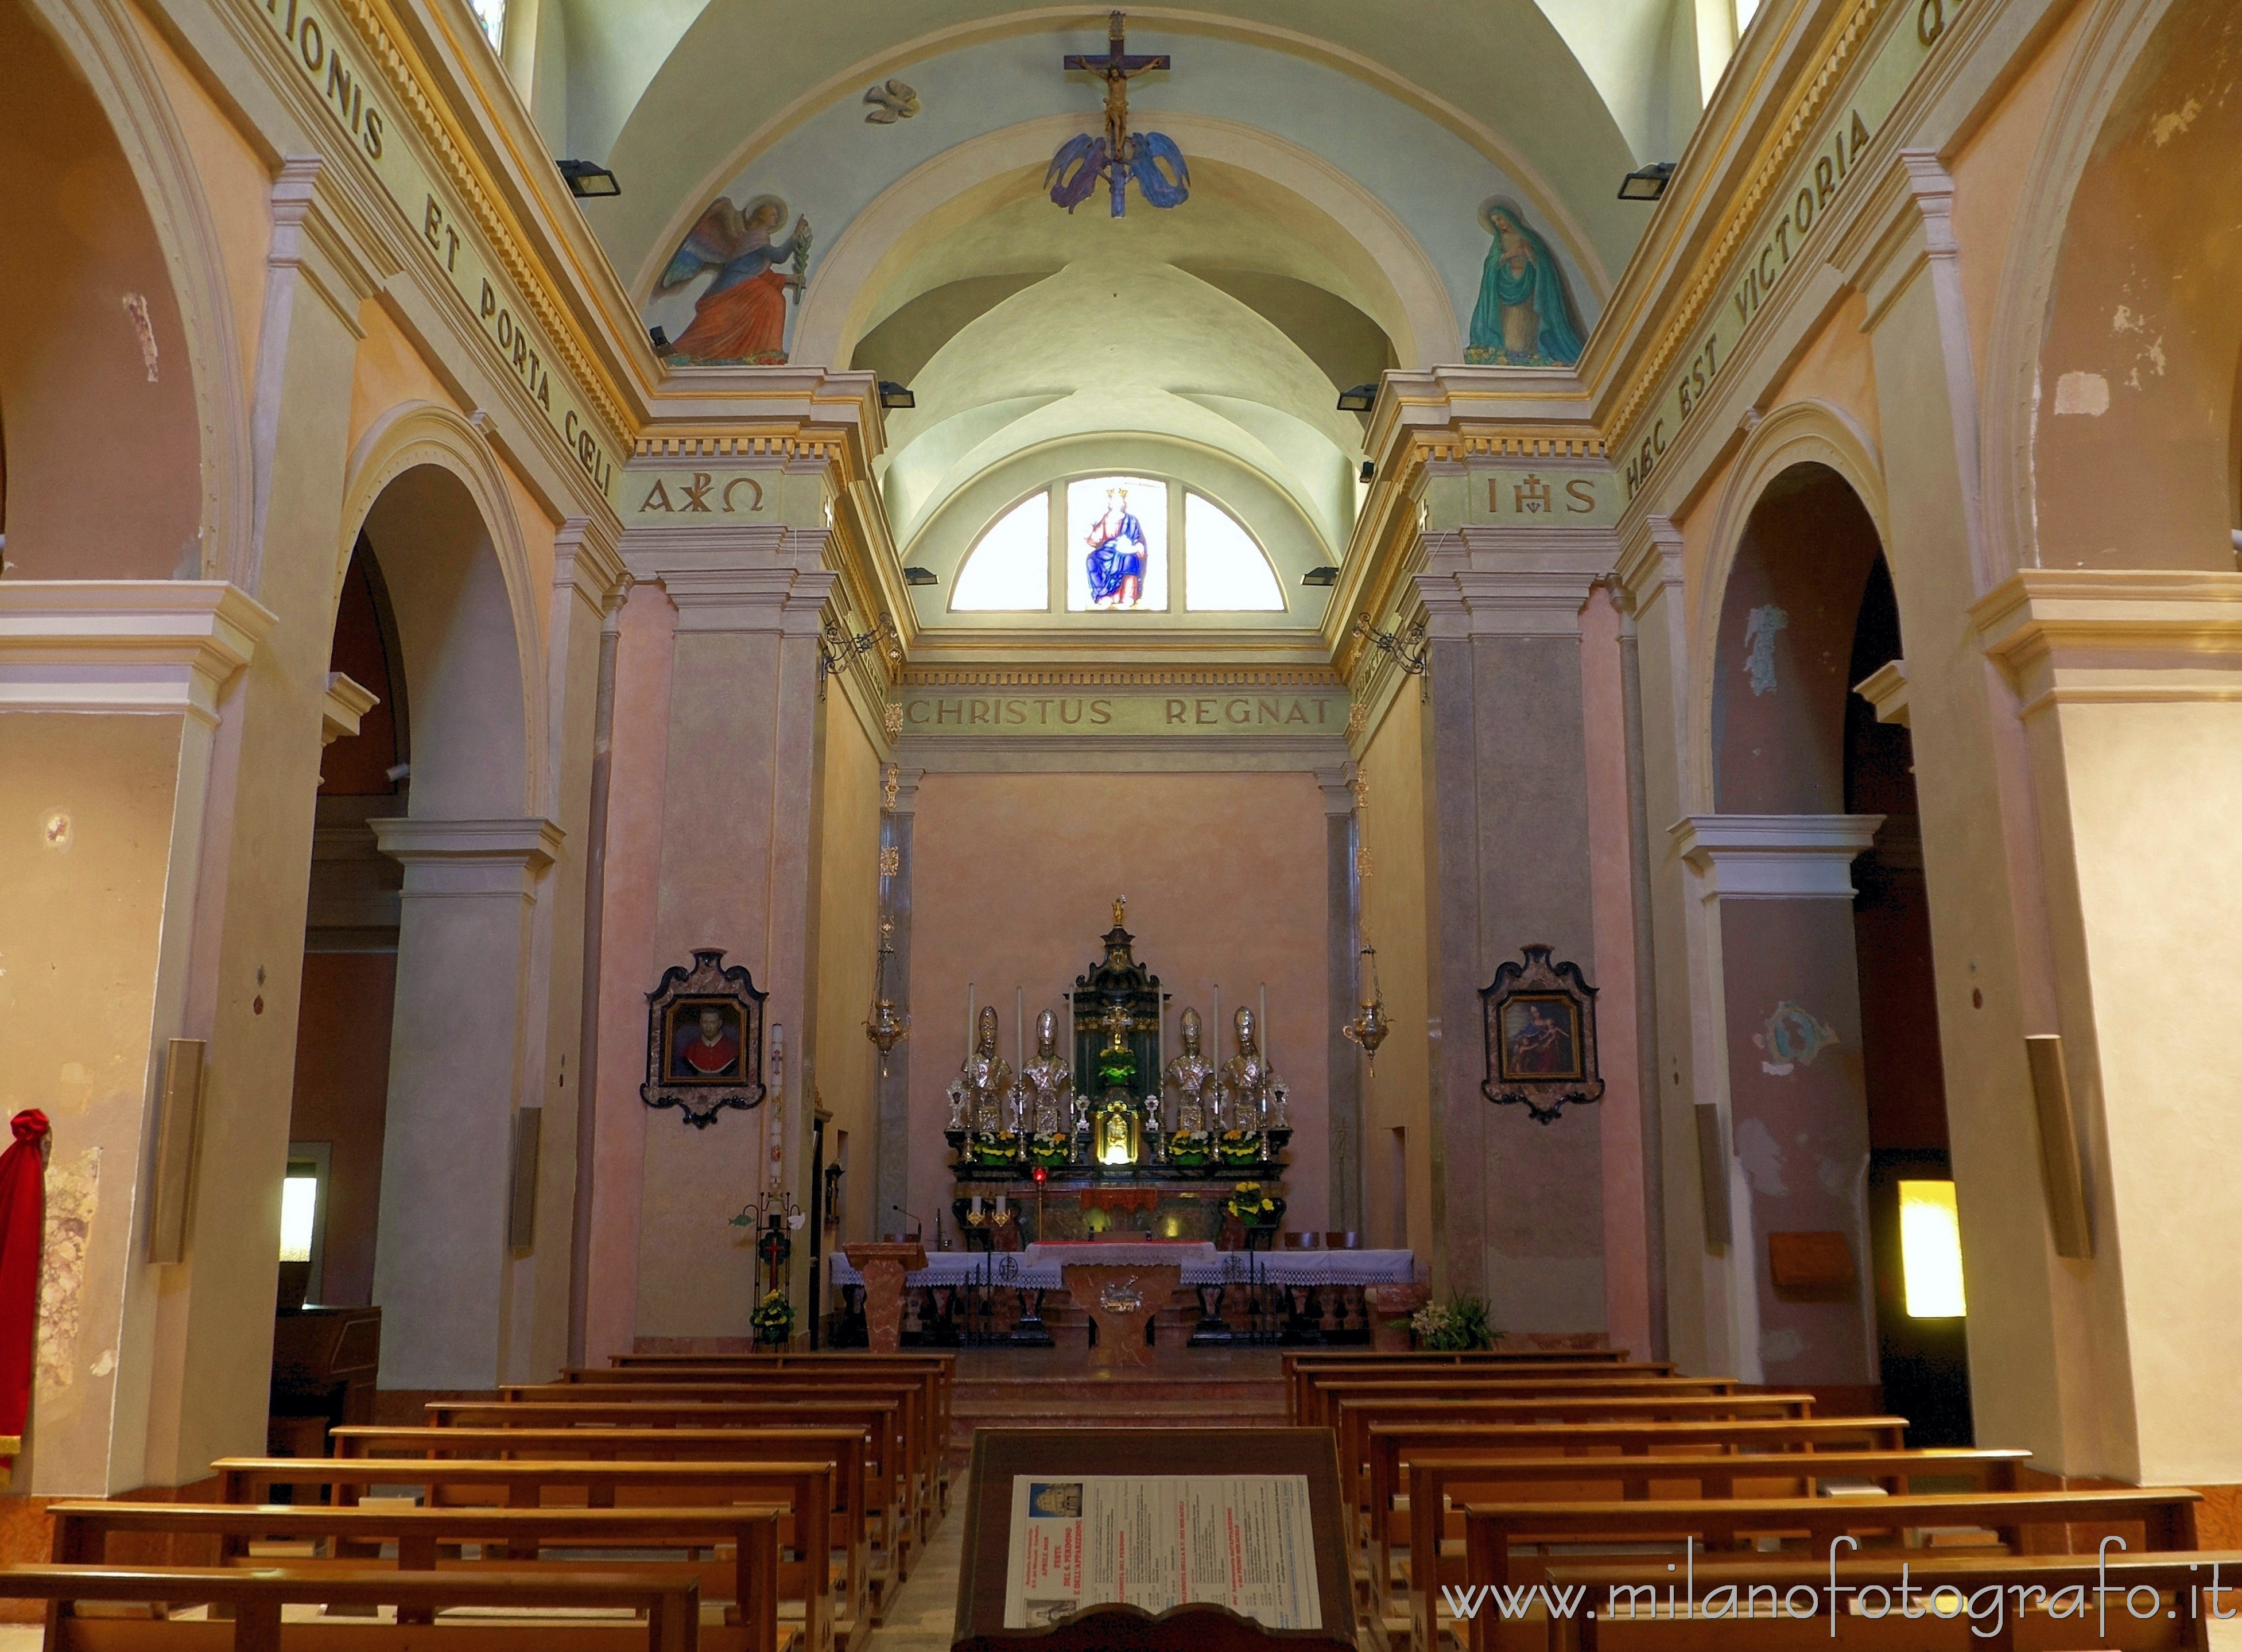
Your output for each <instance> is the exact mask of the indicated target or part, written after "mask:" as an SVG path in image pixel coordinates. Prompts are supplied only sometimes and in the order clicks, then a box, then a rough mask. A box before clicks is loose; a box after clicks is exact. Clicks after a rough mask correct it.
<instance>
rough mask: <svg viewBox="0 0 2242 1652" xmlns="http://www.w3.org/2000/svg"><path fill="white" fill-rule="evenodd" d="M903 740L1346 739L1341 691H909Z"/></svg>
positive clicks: (906, 692) (905, 694) (1344, 698)
mask: <svg viewBox="0 0 2242 1652" xmlns="http://www.w3.org/2000/svg"><path fill="white" fill-rule="evenodd" d="M901 704H902V708H903V733H904V735H1019V736H1033V735H1264V736H1265V735H1307V736H1315V735H1321V736H1323V737H1325V738H1326V739H1336V738H1339V737H1340V736H1343V735H1345V734H1346V716H1347V696H1346V693H1345V691H1344V690H1340V689H1335V688H1334V689H1314V690H1310V691H1307V692H1301V691H1299V690H1290V691H1287V690H1278V691H1275V692H1271V691H1269V690H1266V689H1264V690H1261V691H1259V692H1254V693H1245V694H1238V693H1214V694H1208V693H1204V692H1200V691H1198V690H1195V689H1193V690H1185V691H1182V692H1176V693H1169V692H1164V691H1158V690H1149V691H1141V692H1139V691H1134V690H1132V691H1129V692H1124V693H1104V694H1101V693H1096V692H1091V693H1070V692H1068V691H1067V690H1065V689H1057V690H1051V691H1044V692H1040V693H1038V692H1032V691H1031V692H1028V693H1024V694H1004V693H995V694H991V693H988V692H974V691H971V690H964V691H958V690H950V691H944V690H942V689H936V688H910V689H905V690H904V691H903V698H902V702H901Z"/></svg>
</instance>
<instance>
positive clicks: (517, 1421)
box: [422, 1393, 917, 1588]
mask: <svg viewBox="0 0 2242 1652" xmlns="http://www.w3.org/2000/svg"><path fill="white" fill-rule="evenodd" d="M902 1409H903V1407H902V1406H901V1405H900V1403H899V1402H898V1401H896V1400H895V1399H893V1398H891V1397H889V1398H875V1397H869V1396H866V1395H863V1394H849V1395H840V1396H836V1397H835V1398H833V1399H830V1400H741V1401H737V1402H735V1403H731V1404H711V1403H708V1402H705V1401H688V1402H687V1403H684V1404H681V1405H680V1404H669V1403H665V1402H662V1401H659V1400H615V1401H605V1400H601V1399H600V1397H599V1396H598V1395H597V1394H595V1393H586V1394H585V1396H584V1398H583V1399H581V1400H576V1401H573V1402H569V1403H566V1404H555V1405H547V1404H541V1403H540V1404H523V1405H509V1404H505V1403H502V1402H500V1401H495V1400H430V1401H429V1402H428V1403H427V1404H426V1406H424V1407H422V1411H423V1414H425V1415H426V1417H427V1419H428V1423H429V1426H430V1427H438V1428H527V1429H547V1428H681V1429H694V1428H788V1427H863V1429H864V1431H865V1435H866V1439H867V1440H868V1441H869V1444H870V1446H871V1448H872V1450H873V1453H874V1454H875V1457H876V1466H875V1470H874V1477H875V1479H877V1478H878V1477H879V1475H881V1474H891V1475H892V1476H893V1477H894V1479H895V1481H896V1487H897V1489H898V1495H899V1500H900V1510H901V1513H900V1516H899V1518H897V1519H896V1520H895V1521H893V1522H892V1524H891V1526H890V1527H889V1528H888V1529H885V1530H880V1529H878V1528H877V1526H876V1528H875V1534H876V1541H877V1543H878V1545H879V1547H877V1548H875V1550H874V1553H873V1565H872V1576H873V1584H874V1587H875V1588H879V1587H882V1584H881V1581H880V1580H881V1579H883V1578H886V1579H888V1580H889V1584H891V1585H893V1584H900V1583H901V1582H902V1581H903V1579H904V1578H906V1577H908V1576H909V1575H910V1566H911V1556H912V1555H914V1554H915V1553H916V1549H917V1544H916V1540H915V1539H914V1537H913V1533H914V1532H915V1530H916V1523H917V1515H916V1509H915V1507H914V1504H913V1502H912V1495H913V1492H912V1487H913V1484H914V1481H913V1480H912V1477H911V1475H910V1474H909V1473H908V1472H907V1471H906V1469H905V1467H904V1459H903V1446H902V1440H903V1427H902V1422H901V1413H902Z"/></svg>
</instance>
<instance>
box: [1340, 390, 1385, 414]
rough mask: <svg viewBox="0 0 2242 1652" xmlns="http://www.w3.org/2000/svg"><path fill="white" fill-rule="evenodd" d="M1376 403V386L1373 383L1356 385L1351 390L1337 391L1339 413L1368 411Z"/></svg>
mask: <svg viewBox="0 0 2242 1652" xmlns="http://www.w3.org/2000/svg"><path fill="white" fill-rule="evenodd" d="M1377 405H1378V386H1376V385H1374V384H1367V385H1357V386H1354V388H1353V389H1352V390H1342V391H1340V392H1339V411H1340V412H1341V413H1368V412H1369V411H1370V410H1371V409H1372V408H1373V407H1374V406H1377Z"/></svg>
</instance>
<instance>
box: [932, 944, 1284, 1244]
mask: <svg viewBox="0 0 2242 1652" xmlns="http://www.w3.org/2000/svg"><path fill="white" fill-rule="evenodd" d="M1126 916H1127V903H1126V902H1125V901H1122V900H1116V901H1115V902H1114V903H1113V927H1112V928H1111V929H1110V930H1107V931H1106V932H1105V934H1104V937H1101V944H1102V946H1103V949H1104V950H1103V953H1102V955H1101V956H1100V957H1099V958H1098V960H1097V961H1096V962H1095V963H1093V964H1091V966H1090V967H1089V968H1088V969H1087V970H1084V971H1083V972H1082V973H1081V974H1080V975H1078V976H1077V977H1075V979H1074V982H1073V984H1072V986H1071V988H1070V990H1069V991H1068V993H1067V1010H1066V1012H1065V1016H1064V1028H1063V1029H1062V1024H1061V1023H1062V1017H1060V1016H1059V1015H1058V1014H1057V1012H1054V1011H1044V1014H1043V1015H1042V1016H1041V1017H1039V1018H1038V1021H1037V1039H1036V1051H1035V1054H1034V1055H1033V1056H1032V1057H1031V1058H1030V1057H1029V1056H1028V1053H1027V1051H1025V1050H1024V1049H1023V1050H1021V1051H1019V1054H1020V1056H1021V1058H1022V1059H1021V1060H1020V1063H1019V1065H1018V1068H1017V1071H1015V1070H1014V1068H1013V1066H1012V1064H1010V1063H1009V1062H1007V1061H1006V1060H1005V1059H1004V1055H1003V1052H1002V1049H1001V1045H1000V1028H999V1024H998V1020H997V1011H996V1009H995V1007H994V1006H993V1005H989V1006H983V1008H982V1009H981V1011H980V1012H979V1016H978V1017H977V1020H976V1022H975V1023H974V1034H973V1044H972V1047H971V1049H970V1051H968V1053H967V1056H966V1059H965V1064H964V1066H963V1069H962V1070H961V1071H959V1073H958V1075H957V1078H956V1079H954V1080H953V1081H952V1082H951V1084H950V1089H949V1103H950V1118H949V1122H948V1127H947V1129H946V1131H945V1132H944V1133H945V1137H946V1138H947V1140H948V1142H949V1144H950V1153H951V1158H952V1165H951V1172H952V1176H953V1178H954V1186H953V1188H952V1198H951V1200H950V1213H951V1216H952V1217H953V1219H954V1220H955V1223H956V1231H957V1233H958V1235H959V1236H960V1238H961V1239H963V1244H964V1247H965V1248H966V1249H968V1250H970V1251H983V1250H986V1251H997V1252H1014V1251H1018V1250H1020V1249H1022V1248H1024V1246H1030V1245H1033V1244H1036V1243H1037V1242H1039V1241H1060V1240H1071V1239H1097V1238H1100V1237H1103V1236H1105V1235H1107V1234H1113V1235H1116V1236H1118V1235H1120V1234H1123V1233H1133V1234H1139V1235H1142V1236H1143V1237H1144V1238H1145V1239H1170V1240H1173V1239H1184V1240H1210V1241H1215V1242H1218V1243H1222V1244H1225V1246H1233V1247H1234V1246H1239V1245H1241V1243H1242V1244H1244V1245H1251V1244H1252V1242H1253V1240H1254V1239H1255V1238H1257V1237H1258V1238H1259V1239H1261V1240H1262V1242H1263V1243H1265V1242H1266V1232H1267V1231H1269V1230H1273V1229H1274V1228H1275V1226H1277V1224H1278V1222H1279V1219H1281V1217H1282V1214H1283V1211H1284V1199H1283V1182H1282V1178H1283V1176H1284V1170H1285V1165H1284V1153H1285V1147H1286V1145H1288V1144H1289V1143H1290V1142H1291V1140H1292V1119H1291V1114H1290V1096H1289V1092H1288V1091H1287V1090H1286V1088H1285V1083H1284V1081H1283V1080H1282V1079H1281V1078H1278V1077H1277V1075H1276V1074H1275V1072H1274V1071H1272V1068H1271V1065H1270V1063H1269V1058H1268V1054H1267V1051H1266V1049H1265V1042H1264V1041H1265V1037H1266V1033H1265V1029H1264V1028H1263V1027H1262V1025H1261V1024H1260V1019H1259V1017H1258V1016H1257V1014H1256V1011H1254V1010H1253V1009H1252V1008H1249V1007H1247V1006H1245V1005H1242V1004H1241V1005H1239V1006H1238V1008H1237V1010H1236V1012H1235V1014H1234V1015H1233V1016H1232V1018H1231V1024H1230V1026H1229V1028H1228V1029H1227V1031H1229V1034H1230V1043H1231V1045H1232V1049H1231V1053H1230V1054H1229V1055H1228V1056H1227V1058H1225V1057H1224V1056H1223V1054H1222V1051H1220V1049H1219V1048H1217V1049H1215V1050H1213V1051H1208V1050H1206V1049H1205V1048H1204V1043H1205V1033H1204V1029H1203V1026H1202V1023H1201V1021H1200V1017H1199V1015H1198V1010H1197V1009H1196V1008H1195V1007H1186V1008H1185V1009H1184V1011H1182V1014H1181V1016H1180V1017H1178V1022H1177V1038H1176V1040H1175V1046H1176V1047H1175V1048H1174V1050H1173V1051H1171V1050H1170V1048H1169V1041H1168V1038H1167V1028H1168V1011H1169V1007H1170V997H1171V995H1170V994H1168V993H1166V992H1165V991H1162V990H1161V987H1160V979H1159V977H1158V976H1157V975H1155V974H1153V973H1152V972H1151V970H1148V969H1147V968H1146V967H1145V966H1144V964H1140V963H1139V962H1138V960H1137V957H1136V951H1135V944H1136V937H1134V936H1133V935H1131V933H1130V932H1129V930H1128V929H1127V927H1126V924H1125V922H1124V920H1125V918H1126ZM1062 1031H1064V1035H1065V1038H1066V1049H1065V1051H1064V1052H1062V1051H1061V1050H1060V1048H1059V1040H1060V1037H1061V1033H1062ZM1216 1031H1217V1033H1218V1035H1219V1033H1220V1032H1221V1031H1224V1030H1223V1029H1221V1028H1218V1029H1217V1030H1216ZM1249 1184H1250V1185H1255V1186H1258V1187H1259V1190H1260V1197H1261V1200H1262V1201H1265V1205H1266V1208H1265V1210H1263V1211H1261V1212H1260V1215H1259V1219H1257V1220H1256V1221H1255V1222H1252V1223H1250V1224H1249V1223H1246V1222H1244V1221H1241V1220H1240V1219H1238V1217H1237V1216H1236V1215H1234V1214H1233V1213H1232V1210H1231V1208H1230V1207H1231V1206H1232V1205H1233V1204H1238V1203H1243V1202H1245V1201H1244V1200H1242V1199H1239V1198H1238V1190H1239V1189H1240V1188H1241V1187H1244V1186H1245V1185H1249ZM1252 1229H1260V1230H1263V1231H1262V1232H1260V1233H1259V1234H1255V1233H1253V1232H1251V1231H1250V1230H1252ZM1241 1230H1247V1231H1246V1232H1244V1233H1243V1235H1242V1236H1241Z"/></svg>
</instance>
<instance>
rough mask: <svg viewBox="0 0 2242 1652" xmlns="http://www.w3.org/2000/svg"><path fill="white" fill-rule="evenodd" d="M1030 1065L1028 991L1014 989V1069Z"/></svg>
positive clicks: (1017, 1069)
mask: <svg viewBox="0 0 2242 1652" xmlns="http://www.w3.org/2000/svg"><path fill="white" fill-rule="evenodd" d="M1027 1064H1028V990H1027V988H1025V987H1014V988H1013V989H1012V1068H1013V1071H1020V1070H1021V1069H1023V1068H1024V1067H1026V1065H1027Z"/></svg>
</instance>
